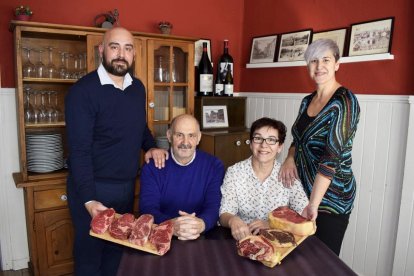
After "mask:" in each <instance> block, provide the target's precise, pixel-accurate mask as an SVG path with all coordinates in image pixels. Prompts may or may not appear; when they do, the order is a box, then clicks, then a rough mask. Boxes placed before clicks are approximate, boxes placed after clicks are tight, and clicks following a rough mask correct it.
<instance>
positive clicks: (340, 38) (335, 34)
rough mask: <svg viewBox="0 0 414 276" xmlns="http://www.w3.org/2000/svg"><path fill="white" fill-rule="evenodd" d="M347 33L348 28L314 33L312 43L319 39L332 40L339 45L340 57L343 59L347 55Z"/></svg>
mask: <svg viewBox="0 0 414 276" xmlns="http://www.w3.org/2000/svg"><path fill="white" fill-rule="evenodd" d="M347 31H348V29H347V28H342V29H335V30H327V31H321V32H314V33H313V35H312V42H314V41H316V40H318V39H322V38H323V39H332V40H333V41H335V42H336V44H337V45H338V48H339V56H340V57H343V56H344V55H345V54H346V51H345V40H346V38H347V36H346V33H347Z"/></svg>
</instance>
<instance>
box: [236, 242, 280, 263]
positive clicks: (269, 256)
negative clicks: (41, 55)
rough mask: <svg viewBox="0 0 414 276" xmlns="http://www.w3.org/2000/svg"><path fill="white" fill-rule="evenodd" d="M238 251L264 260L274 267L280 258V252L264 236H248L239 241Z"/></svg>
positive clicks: (245, 255)
mask: <svg viewBox="0 0 414 276" xmlns="http://www.w3.org/2000/svg"><path fill="white" fill-rule="evenodd" d="M237 253H238V254H239V255H240V256H243V257H247V258H249V259H251V260H256V261H260V262H262V263H263V264H264V265H266V266H269V267H274V266H275V265H276V264H277V263H278V262H279V258H280V254H279V253H278V252H275V249H274V247H273V245H272V244H271V242H270V241H268V240H267V239H266V238H264V237H263V236H248V237H246V238H244V239H242V240H240V241H238V242H237Z"/></svg>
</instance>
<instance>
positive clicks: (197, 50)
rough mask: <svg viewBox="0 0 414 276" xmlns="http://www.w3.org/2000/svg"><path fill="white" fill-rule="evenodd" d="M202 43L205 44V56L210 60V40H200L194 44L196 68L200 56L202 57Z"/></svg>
mask: <svg viewBox="0 0 414 276" xmlns="http://www.w3.org/2000/svg"><path fill="white" fill-rule="evenodd" d="M203 42H207V55H208V58H209V59H210V62H211V63H212V62H213V61H212V60H211V40H210V39H200V40H197V41H196V42H194V66H198V64H199V63H200V59H201V56H202V55H203Z"/></svg>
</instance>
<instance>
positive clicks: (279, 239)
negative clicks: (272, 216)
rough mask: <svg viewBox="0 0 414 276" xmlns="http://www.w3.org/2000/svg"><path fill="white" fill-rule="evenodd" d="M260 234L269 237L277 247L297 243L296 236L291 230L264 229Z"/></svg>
mask: <svg viewBox="0 0 414 276" xmlns="http://www.w3.org/2000/svg"><path fill="white" fill-rule="evenodd" d="M259 234H260V235H262V236H263V237H265V238H266V239H268V240H269V241H270V242H271V243H272V244H273V245H274V246H276V247H291V246H294V245H296V241H295V236H293V234H292V233H290V232H286V231H283V230H279V229H262V230H260V232H259Z"/></svg>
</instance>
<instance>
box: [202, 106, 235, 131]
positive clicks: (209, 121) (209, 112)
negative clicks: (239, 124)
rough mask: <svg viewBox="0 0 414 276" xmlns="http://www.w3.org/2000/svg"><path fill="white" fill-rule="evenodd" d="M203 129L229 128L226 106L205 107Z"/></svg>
mask: <svg viewBox="0 0 414 276" xmlns="http://www.w3.org/2000/svg"><path fill="white" fill-rule="evenodd" d="M202 117H203V128H225V127H228V126H229V120H228V117H227V106H226V105H205V106H203V115H202Z"/></svg>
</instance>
